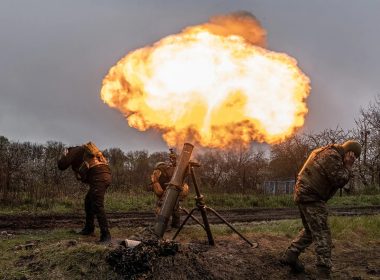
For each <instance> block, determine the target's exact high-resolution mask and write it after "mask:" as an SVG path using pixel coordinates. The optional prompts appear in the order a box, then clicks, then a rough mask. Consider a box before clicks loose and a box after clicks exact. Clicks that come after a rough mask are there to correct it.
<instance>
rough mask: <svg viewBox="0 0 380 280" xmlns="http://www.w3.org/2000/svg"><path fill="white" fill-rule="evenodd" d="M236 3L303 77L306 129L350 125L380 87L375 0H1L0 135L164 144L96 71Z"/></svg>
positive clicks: (127, 145)
mask: <svg viewBox="0 0 380 280" xmlns="http://www.w3.org/2000/svg"><path fill="white" fill-rule="evenodd" d="M238 10H246V11H249V12H251V13H253V14H254V15H255V16H256V17H257V18H258V19H259V20H260V21H261V23H262V25H263V27H264V28H265V29H266V30H267V32H268V47H269V49H271V50H274V51H278V52H285V53H288V54H290V55H292V56H293V57H295V58H296V59H297V60H298V62H299V65H300V67H301V68H302V70H303V71H304V72H305V73H306V74H307V75H308V76H309V77H310V78H311V85H312V92H311V95H310V97H309V99H308V105H309V114H308V116H307V119H306V124H305V128H304V129H305V130H307V131H315V132H317V131H320V130H323V129H325V128H335V127H336V126H337V125H340V126H341V127H343V128H350V127H352V126H353V124H354V118H355V117H357V116H358V113H359V110H360V107H366V106H367V105H368V103H369V102H370V101H371V100H373V98H374V97H375V95H376V94H378V93H380V85H379V83H380V53H379V51H380V36H379V30H378V29H379V28H380V1H379V0H362V1H357V0H340V1H338V0H334V1H322V0H320V1H301V0H277V1H275V0H271V1H268V0H265V1H264V0H261V1H249V0H241V1H240V0H234V1H231V0H225V1H217V0H197V1H194V0H193V1H178V0H176V1H175V0H166V1H157V0H150V1H147V0H144V1H142V0H135V1H131V0H123V1H89V0H87V1H74V0H65V1H57V0H24V1H21V0H1V2H0V135H4V136H6V137H8V138H10V139H12V140H16V141H32V142H41V143H44V142H46V141H47V140H57V141H62V142H64V143H67V144H81V143H83V142H86V141H87V140H93V141H95V143H97V144H98V145H99V146H100V147H101V148H107V147H120V148H122V149H124V150H141V149H147V150H150V151H154V150H162V149H165V147H166V144H165V143H164V142H163V141H162V140H161V137H160V135H159V134H158V133H156V132H152V131H150V132H138V131H136V130H135V129H132V128H130V127H128V125H127V122H126V121H125V120H124V119H123V116H122V115H121V113H119V112H118V111H116V110H113V109H111V108H109V107H108V106H107V105H105V104H103V102H102V101H101V100H100V97H99V91H100V87H101V82H102V79H103V77H104V75H105V74H106V73H107V72H108V70H109V68H110V67H111V66H112V65H114V64H115V63H116V62H117V61H118V60H119V59H120V58H121V57H123V56H124V55H125V54H127V53H128V52H129V51H131V50H133V49H136V48H140V47H143V46H145V45H147V44H151V43H153V42H155V41H157V40H159V39H160V38H162V37H164V36H166V35H169V34H172V33H176V32H179V31H180V30H181V29H182V28H184V27H186V26H188V25H195V24H199V23H203V22H205V21H207V20H208V18H209V17H211V16H214V15H217V14H225V13H230V12H234V11H238ZM279 102H281V101H279Z"/></svg>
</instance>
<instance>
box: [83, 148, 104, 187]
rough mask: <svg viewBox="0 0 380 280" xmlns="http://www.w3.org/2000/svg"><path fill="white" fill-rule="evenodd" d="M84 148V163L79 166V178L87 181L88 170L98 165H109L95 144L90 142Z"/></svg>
mask: <svg viewBox="0 0 380 280" xmlns="http://www.w3.org/2000/svg"><path fill="white" fill-rule="evenodd" d="M83 148H84V153H83V162H82V164H81V165H80V166H79V169H78V175H77V178H78V179H79V180H81V181H86V179H87V172H88V170H90V169H91V168H93V167H95V166H98V165H108V162H107V159H106V158H105V157H104V156H103V154H102V152H101V151H100V150H99V148H98V147H97V146H96V145H95V144H94V143H92V142H88V143H87V144H84V145H83Z"/></svg>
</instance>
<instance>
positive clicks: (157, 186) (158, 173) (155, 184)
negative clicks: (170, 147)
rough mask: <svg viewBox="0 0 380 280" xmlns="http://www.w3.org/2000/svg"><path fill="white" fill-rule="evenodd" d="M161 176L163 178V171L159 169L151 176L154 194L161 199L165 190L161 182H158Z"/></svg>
mask: <svg viewBox="0 0 380 280" xmlns="http://www.w3.org/2000/svg"><path fill="white" fill-rule="evenodd" d="M160 176H161V171H160V170H159V169H155V170H153V173H152V175H151V176H150V178H151V181H152V188H153V191H154V193H155V194H156V195H157V196H158V197H161V196H162V194H163V193H164V190H163V189H162V187H161V184H160V182H159V181H158V179H159V178H160Z"/></svg>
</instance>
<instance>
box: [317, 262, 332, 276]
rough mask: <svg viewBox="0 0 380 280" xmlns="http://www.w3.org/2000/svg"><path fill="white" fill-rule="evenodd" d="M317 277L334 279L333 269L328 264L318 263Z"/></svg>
mask: <svg viewBox="0 0 380 280" xmlns="http://www.w3.org/2000/svg"><path fill="white" fill-rule="evenodd" d="M317 279H321V280H330V279H332V277H331V269H330V268H329V267H327V266H322V265H317Z"/></svg>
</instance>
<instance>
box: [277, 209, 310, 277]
mask: <svg viewBox="0 0 380 280" xmlns="http://www.w3.org/2000/svg"><path fill="white" fill-rule="evenodd" d="M298 209H299V211H300V216H301V221H302V225H303V227H304V228H303V229H302V230H301V231H300V232H299V234H298V236H297V237H296V238H295V239H294V240H293V241H292V243H291V244H290V246H289V247H288V249H286V251H285V253H284V255H283V256H282V258H281V262H282V263H283V264H286V265H290V266H291V267H292V268H293V269H294V270H295V271H297V272H302V271H304V270H305V267H304V265H303V264H302V263H301V261H300V260H299V259H298V257H299V255H300V254H301V253H302V252H303V251H304V250H305V249H306V248H307V247H309V246H310V244H311V243H312V237H311V232H310V229H309V226H308V223H307V221H306V218H305V214H304V207H303V206H302V205H299V206H298Z"/></svg>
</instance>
